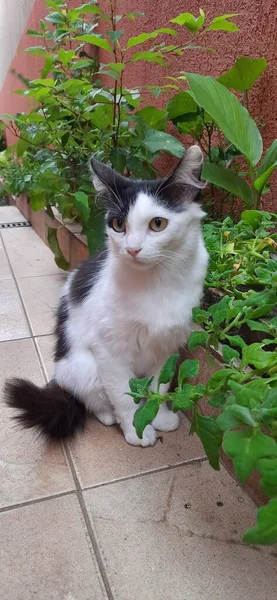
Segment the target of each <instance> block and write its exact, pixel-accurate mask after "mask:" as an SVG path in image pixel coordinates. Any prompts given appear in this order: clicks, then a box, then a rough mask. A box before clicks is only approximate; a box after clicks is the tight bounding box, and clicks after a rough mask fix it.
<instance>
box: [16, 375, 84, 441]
mask: <svg viewBox="0 0 277 600" xmlns="http://www.w3.org/2000/svg"><path fill="white" fill-rule="evenodd" d="M4 396H5V402H6V404H7V405H8V406H10V407H11V408H15V409H17V410H18V411H19V412H18V414H16V415H15V416H14V419H16V420H17V421H18V422H19V423H20V424H21V425H23V427H27V428H31V427H35V428H37V430H38V431H39V432H40V433H43V434H44V435H46V436H47V437H48V438H52V439H56V440H59V439H65V438H67V437H70V436H72V435H74V433H76V432H77V431H78V430H83V429H84V426H85V421H86V409H85V406H84V405H83V404H82V403H81V402H80V400H78V398H76V396H74V395H73V394H71V393H70V392H67V391H66V390H64V389H62V388H61V387H60V386H59V385H58V384H57V383H55V382H54V381H51V382H50V383H48V384H47V385H46V386H45V387H44V388H39V387H38V386H37V385H34V384H33V383H31V382H30V381H25V380H24V379H12V380H11V381H7V383H6V385H5V388H4Z"/></svg>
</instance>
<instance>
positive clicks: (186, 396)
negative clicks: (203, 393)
mask: <svg viewBox="0 0 277 600" xmlns="http://www.w3.org/2000/svg"><path fill="white" fill-rule="evenodd" d="M193 396H194V386H193V385H190V384H189V383H185V385H184V387H183V389H182V390H177V391H176V392H174V393H173V394H172V410H173V412H177V411H178V410H190V409H191V408H192V407H193Z"/></svg>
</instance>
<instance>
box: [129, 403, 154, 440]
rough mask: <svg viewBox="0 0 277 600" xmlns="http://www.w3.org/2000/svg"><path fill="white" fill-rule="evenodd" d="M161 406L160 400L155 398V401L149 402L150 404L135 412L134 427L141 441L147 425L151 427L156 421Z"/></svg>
mask: <svg viewBox="0 0 277 600" xmlns="http://www.w3.org/2000/svg"><path fill="white" fill-rule="evenodd" d="M159 406H160V404H159V400H158V398H154V399H153V400H148V402H146V403H145V404H143V405H142V406H140V408H139V409H138V410H137V411H136V412H135V415H134V420H133V425H134V427H135V430H136V432H137V435H138V437H139V438H140V439H142V436H143V432H144V429H145V427H146V425H149V424H150V423H152V421H153V419H155V417H156V415H157V413H158V410H159Z"/></svg>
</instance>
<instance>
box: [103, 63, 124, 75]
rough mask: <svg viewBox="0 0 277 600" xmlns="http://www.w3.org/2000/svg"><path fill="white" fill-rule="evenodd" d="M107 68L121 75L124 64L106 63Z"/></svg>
mask: <svg viewBox="0 0 277 600" xmlns="http://www.w3.org/2000/svg"><path fill="white" fill-rule="evenodd" d="M107 67H109V69H111V70H112V71H115V72H116V73H122V71H123V69H124V63H122V62H118V63H116V62H114V63H108V64H107Z"/></svg>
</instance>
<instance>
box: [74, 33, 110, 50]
mask: <svg viewBox="0 0 277 600" xmlns="http://www.w3.org/2000/svg"><path fill="white" fill-rule="evenodd" d="M74 39H75V40H78V41H80V42H84V44H92V45H93V46H98V48H103V50H108V52H112V51H113V50H112V47H111V45H110V44H109V42H108V41H107V40H105V38H103V37H102V36H101V35H99V34H96V33H90V34H86V33H85V34H84V35H78V36H76V37H75V38H74Z"/></svg>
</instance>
